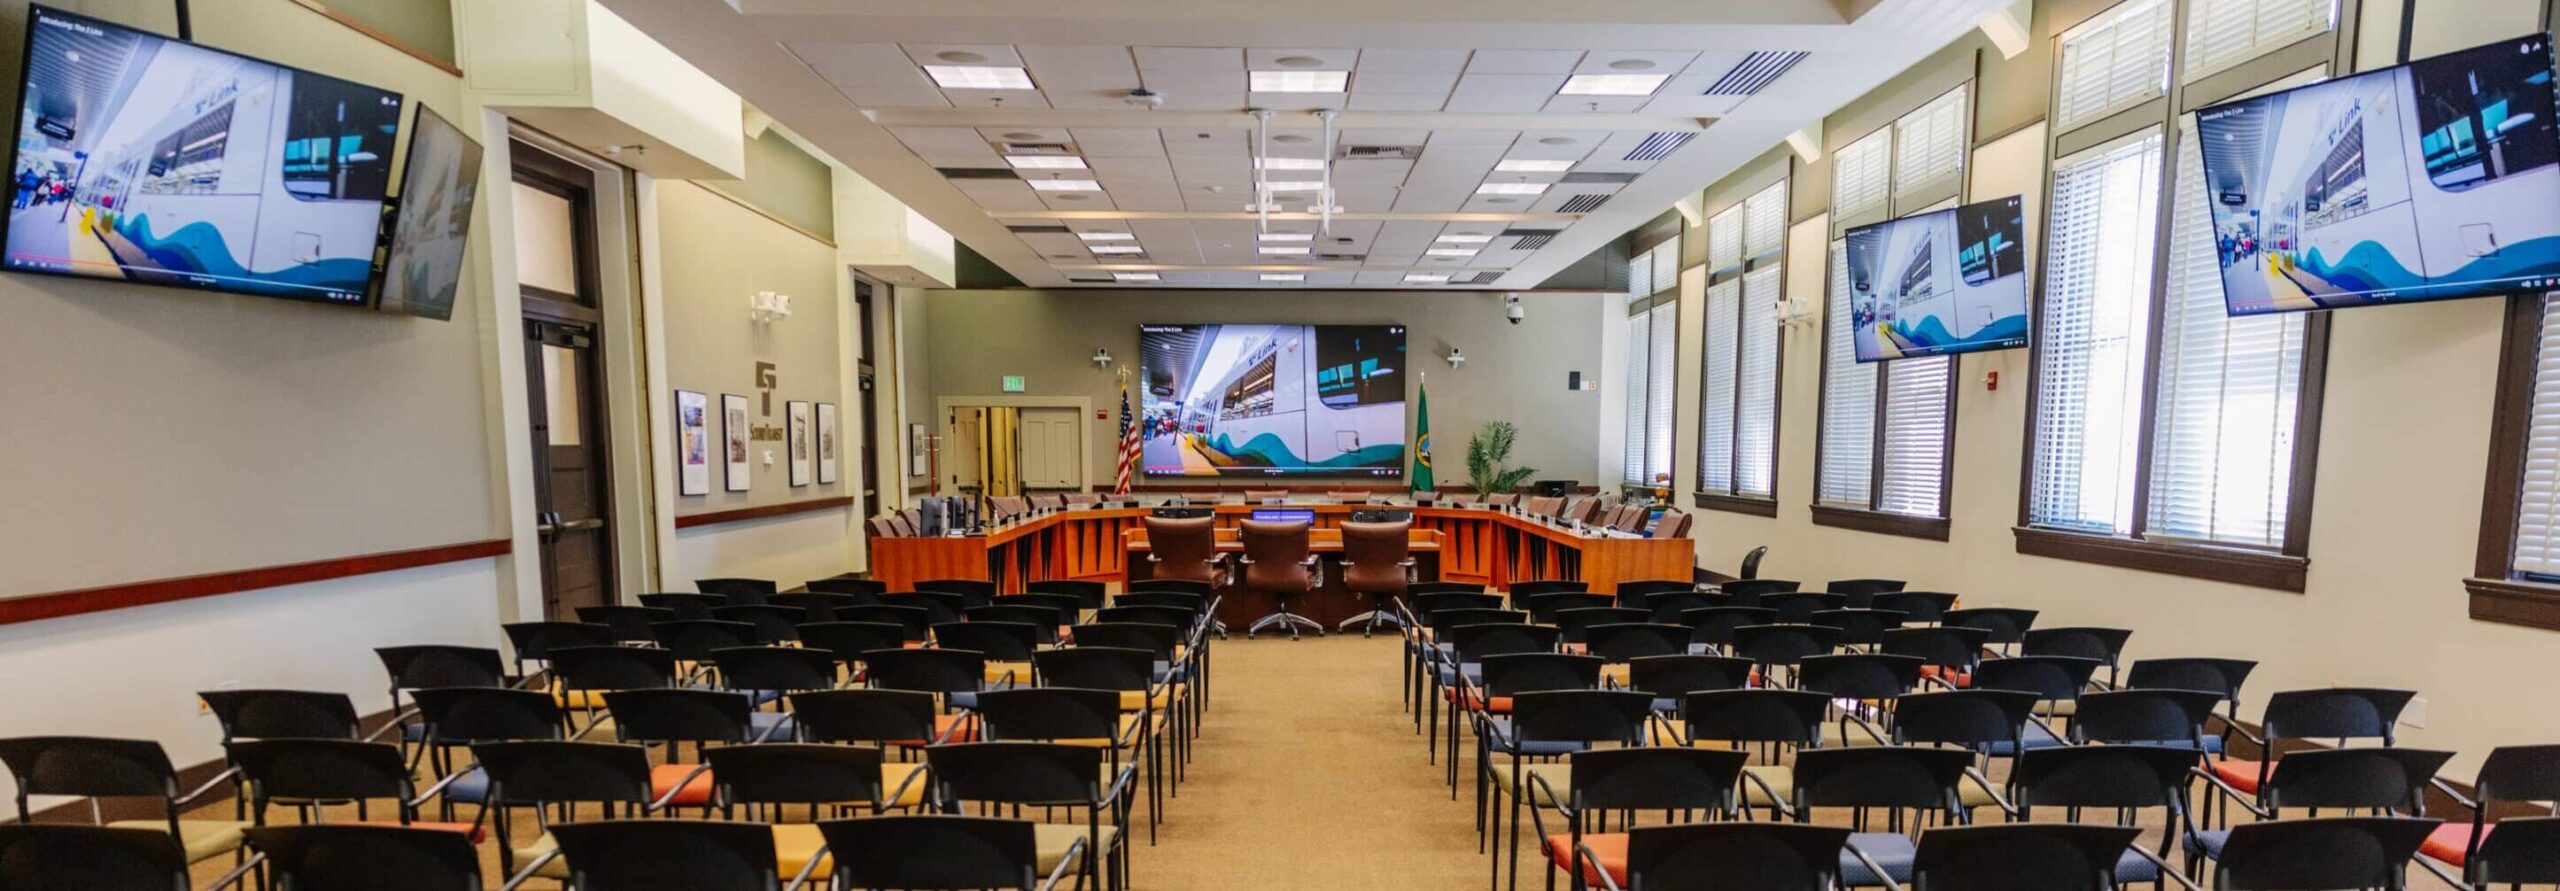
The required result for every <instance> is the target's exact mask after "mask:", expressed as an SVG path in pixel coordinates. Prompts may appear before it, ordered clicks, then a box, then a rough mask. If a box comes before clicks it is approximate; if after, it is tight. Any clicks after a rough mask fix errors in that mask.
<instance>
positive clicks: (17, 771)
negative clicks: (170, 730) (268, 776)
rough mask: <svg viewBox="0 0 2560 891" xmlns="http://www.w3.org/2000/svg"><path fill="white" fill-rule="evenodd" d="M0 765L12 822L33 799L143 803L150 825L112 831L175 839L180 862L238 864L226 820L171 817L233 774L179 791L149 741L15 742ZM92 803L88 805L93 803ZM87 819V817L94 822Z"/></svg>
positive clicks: (231, 825) (232, 827)
mask: <svg viewBox="0 0 2560 891" xmlns="http://www.w3.org/2000/svg"><path fill="white" fill-rule="evenodd" d="M0 764H6V765H7V767H8V769H9V773H10V775H11V776H12V777H14V778H15V779H16V780H17V786H18V788H17V798H18V822H20V823H26V822H29V821H30V819H31V814H30V811H29V808H28V803H27V799H28V797H29V796H34V795H76V796H83V797H87V798H91V799H116V798H121V799H127V800H146V801H149V802H150V803H151V805H152V806H151V808H150V813H151V814H152V816H151V817H150V818H149V819H133V820H123V821H117V822H115V823H112V824H109V825H112V826H118V827H125V828H133V829H150V830H152V831H155V832H161V833H164V834H165V835H166V837H168V838H172V839H176V840H177V841H178V843H179V844H180V845H181V846H182V847H183V848H184V851H185V853H184V857H185V859H186V861H187V862H190V863H193V862H200V861H204V860H209V859H212V858H214V857H217V856H220V855H223V854H233V855H234V856H235V857H237V856H240V855H239V854H238V853H237V852H238V851H239V850H240V830H241V829H242V828H244V827H245V825H246V824H244V823H240V822H237V821H230V820H180V819H178V815H179V814H180V813H182V812H184V811H185V810H186V809H187V808H189V807H193V806H194V805H195V804H196V803H197V802H199V801H202V800H204V798H205V796H207V795H210V794H212V793H213V792H214V791H216V790H218V789H222V788H225V787H228V786H230V785H231V784H232V778H233V777H235V776H238V775H239V773H240V770H239V768H236V767H234V768H229V769H225V770H223V771H222V772H221V773H218V774H215V775H214V776H213V778H212V779H209V780H206V781H205V782H204V784H203V785H200V786H197V787H196V788H194V789H191V790H187V791H183V792H182V791H180V786H179V785H178V768H177V767H176V766H175V765H172V764H170V763H169V753H168V752H166V751H164V750H163V749H161V747H160V744H159V743H157V742H152V741H148V740H132V739H105V738H101V737H89V736H22V737H16V738H13V739H0ZM93 803H95V802H93ZM98 813H99V812H98V811H92V812H91V816H92V817H95V816H97V815H98Z"/></svg>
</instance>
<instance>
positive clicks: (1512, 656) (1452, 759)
mask: <svg viewBox="0 0 2560 891" xmlns="http://www.w3.org/2000/svg"><path fill="white" fill-rule="evenodd" d="M1521 627H1535V626H1521ZM1474 664H1475V665H1476V666H1477V670H1478V672H1479V676H1480V677H1481V680H1479V679H1478V678H1475V677H1468V676H1467V675H1464V674H1460V675H1459V676H1458V683H1457V686H1455V687H1454V688H1452V689H1453V692H1455V693H1456V694H1457V695H1456V696H1455V697H1452V698H1451V699H1450V701H1449V797H1450V798H1453V799H1454V798H1456V797H1457V795H1458V719H1459V717H1460V715H1462V714H1463V715H1464V716H1465V717H1466V718H1467V720H1468V722H1469V725H1470V727H1469V730H1471V731H1472V732H1473V733H1474V735H1475V737H1476V740H1477V743H1478V745H1477V746H1476V755H1477V763H1478V764H1479V765H1481V764H1483V763H1484V758H1483V756H1484V753H1485V748H1486V746H1485V745H1484V743H1485V740H1486V738H1487V737H1488V736H1489V735H1490V734H1493V733H1495V732H1498V728H1496V727H1494V726H1492V725H1494V724H1496V723H1497V719H1495V717H1494V716H1495V715H1500V714H1508V713H1509V712H1510V711H1511V699H1512V697H1514V696H1517V695H1519V694H1521V693H1534V692H1538V691H1543V690H1596V689H1599V687H1600V668H1601V661H1600V657H1597V656H1577V655H1568V654H1565V653H1556V652H1548V651H1544V650H1513V651H1507V652H1498V653H1487V654H1485V655H1483V656H1482V657H1480V658H1479V659H1478V660H1477V661H1476V662H1475V663H1474ZM1549 754H1561V753H1549ZM1482 779H1483V778H1482V777H1478V782H1477V784H1476V800H1477V802H1478V803H1479V804H1481V803H1482V802H1483V800H1484V784H1483V782H1482Z"/></svg>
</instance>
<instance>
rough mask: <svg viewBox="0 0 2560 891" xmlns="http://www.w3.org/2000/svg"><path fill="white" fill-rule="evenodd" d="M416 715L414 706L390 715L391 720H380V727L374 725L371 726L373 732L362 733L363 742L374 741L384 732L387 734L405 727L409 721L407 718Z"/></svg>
mask: <svg viewBox="0 0 2560 891" xmlns="http://www.w3.org/2000/svg"><path fill="white" fill-rule="evenodd" d="M417 716H418V710H417V709H414V708H413V709H410V710H408V711H405V712H401V713H399V714H396V715H392V716H391V720H388V721H384V722H382V726H380V727H376V728H373V732H372V733H368V734H365V735H364V741H365V742H374V741H376V740H380V739H381V738H382V737H383V735H384V734H387V733H390V732H392V731H394V730H398V729H400V728H402V727H406V726H408V721H409V719H410V718H415V717H417Z"/></svg>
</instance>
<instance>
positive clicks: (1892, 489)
mask: <svg viewBox="0 0 2560 891" xmlns="http://www.w3.org/2000/svg"><path fill="white" fill-rule="evenodd" d="M1954 361H1955V357H1953V356H1931V357H1929V358H1926V359H1902V360H1899V361H1895V362H1891V363H1887V364H1886V365H1885V367H1884V459H1883V460H1882V461H1879V462H1877V463H1878V465H1879V466H1878V467H1877V472H1878V478H1877V481H1876V509H1877V510H1880V511H1886V512H1889V513H1897V514H1910V515H1913V516H1921V517H1936V516H1944V515H1945V511H1944V507H1945V505H1944V504H1943V503H1942V501H1941V498H1940V497H1939V496H1940V495H1941V494H1942V493H1943V492H1944V491H1945V490H1946V476H1945V474H1946V467H1947V416H1948V415H1949V414H1950V412H1949V411H1948V408H1949V407H1950V404H1949V401H1950V400H1951V399H1952V398H1953V396H1954V389H1953V387H1952V386H1951V384H1950V381H1949V380H1948V378H1949V375H1950V371H1949V367H1950V365H1951V364H1952V363H1953V362H1954Z"/></svg>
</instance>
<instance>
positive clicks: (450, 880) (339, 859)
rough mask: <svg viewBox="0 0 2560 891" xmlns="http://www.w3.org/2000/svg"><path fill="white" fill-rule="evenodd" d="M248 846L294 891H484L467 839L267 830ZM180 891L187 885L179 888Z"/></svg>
mask: <svg viewBox="0 0 2560 891" xmlns="http://www.w3.org/2000/svg"><path fill="white" fill-rule="evenodd" d="M248 839H249V847H251V848H253V849H255V850H256V851H257V852H258V857H259V859H260V861H262V862H261V864H260V865H262V866H263V867H265V868H266V869H267V870H270V871H271V872H272V877H273V880H274V881H275V882H276V883H277V885H276V887H279V888H287V889H291V891H480V889H481V880H480V852H479V851H478V850H477V849H476V848H474V847H473V846H472V840H471V838H470V837H469V836H467V835H464V834H463V833H459V832H447V831H443V830H437V829H416V828H410V827H402V826H369V825H361V824H345V825H335V826H329V825H315V826H266V827H259V828H253V829H250V830H248ZM182 887H183V886H182Z"/></svg>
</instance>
